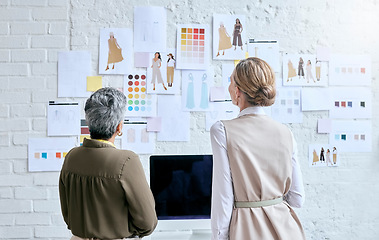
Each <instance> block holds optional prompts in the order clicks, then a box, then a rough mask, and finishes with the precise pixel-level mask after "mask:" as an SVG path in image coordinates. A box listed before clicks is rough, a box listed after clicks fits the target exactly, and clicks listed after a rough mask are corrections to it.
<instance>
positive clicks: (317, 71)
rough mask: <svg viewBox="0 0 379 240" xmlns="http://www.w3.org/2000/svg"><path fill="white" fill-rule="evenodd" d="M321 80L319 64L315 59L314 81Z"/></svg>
mask: <svg viewBox="0 0 379 240" xmlns="http://www.w3.org/2000/svg"><path fill="white" fill-rule="evenodd" d="M320 78H321V62H320V61H317V59H316V79H317V81H320Z"/></svg>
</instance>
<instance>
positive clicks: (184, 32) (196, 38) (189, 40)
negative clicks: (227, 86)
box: [176, 24, 211, 69]
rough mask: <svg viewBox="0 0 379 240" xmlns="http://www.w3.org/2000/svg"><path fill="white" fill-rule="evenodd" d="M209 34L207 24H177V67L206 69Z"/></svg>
mask: <svg viewBox="0 0 379 240" xmlns="http://www.w3.org/2000/svg"><path fill="white" fill-rule="evenodd" d="M210 36H211V35H210V30H209V26H208V25H205V24H179V25H178V32H177V46H178V49H177V65H176V66H177V68H178V69H207V66H208V59H209V48H210V46H209V44H210Z"/></svg>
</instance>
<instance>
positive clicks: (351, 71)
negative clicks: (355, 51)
mask: <svg viewBox="0 0 379 240" xmlns="http://www.w3.org/2000/svg"><path fill="white" fill-rule="evenodd" d="M329 69H330V70H329V76H330V80H329V84H330V85H340V86H346V85H350V86H371V58H370V56H369V55H332V56H331V57H330V62H329Z"/></svg>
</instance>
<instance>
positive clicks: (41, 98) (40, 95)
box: [32, 89, 58, 103]
mask: <svg viewBox="0 0 379 240" xmlns="http://www.w3.org/2000/svg"><path fill="white" fill-rule="evenodd" d="M57 97H58V96H57V90H56V89H54V91H53V90H50V91H46V90H43V91H34V92H33V94H32V101H33V103H48V102H49V101H51V100H55V99H56V98H57Z"/></svg>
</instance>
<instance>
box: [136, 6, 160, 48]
mask: <svg viewBox="0 0 379 240" xmlns="http://www.w3.org/2000/svg"><path fill="white" fill-rule="evenodd" d="M166 39H167V14H166V9H165V8H164V7H134V51H135V52H156V51H160V52H165V51H166Z"/></svg>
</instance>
